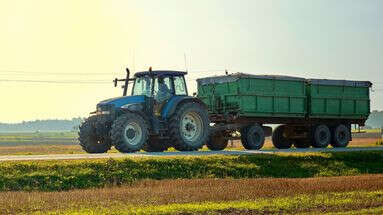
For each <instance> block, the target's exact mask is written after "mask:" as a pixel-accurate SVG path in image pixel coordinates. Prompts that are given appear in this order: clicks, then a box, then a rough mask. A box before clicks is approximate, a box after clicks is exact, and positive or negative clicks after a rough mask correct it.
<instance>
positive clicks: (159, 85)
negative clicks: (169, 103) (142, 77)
mask: <svg viewBox="0 0 383 215" xmlns="http://www.w3.org/2000/svg"><path fill="white" fill-rule="evenodd" d="M172 94H173V87H172V84H171V80H170V77H158V78H156V79H155V80H154V92H153V96H154V98H155V99H156V100H157V101H159V102H163V101H165V100H167V99H169V98H170V97H171V95H172Z"/></svg>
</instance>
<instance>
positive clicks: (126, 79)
mask: <svg viewBox="0 0 383 215" xmlns="http://www.w3.org/2000/svg"><path fill="white" fill-rule="evenodd" d="M119 81H125V85H124V86H122V87H123V88H124V92H123V93H122V95H123V96H126V94H127V93H128V85H129V81H134V79H130V71H129V68H126V78H125V79H118V78H115V79H114V80H113V83H114V87H117V82H119Z"/></svg>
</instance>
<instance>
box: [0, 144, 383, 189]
mask: <svg viewBox="0 0 383 215" xmlns="http://www.w3.org/2000/svg"><path fill="white" fill-rule="evenodd" d="M382 163H383V152H380V151H377V152H346V153H344V152H340V153H294V154H260V155H241V156H206V157H169V158H128V159H102V160H101V159H100V160H70V161H27V162H26V161H23V162H19V161H18V162H2V163H0V191H7V190H43V191H60V190H70V189H79V188H80V189H81V188H91V187H104V186H110V185H122V184H129V183H132V182H134V181H137V180H140V179H181V178H184V179H188V178H261V177H273V178H281V177H282V178H283V177H288V178H307V177H315V176H343V175H360V174H374V173H383V165H382Z"/></svg>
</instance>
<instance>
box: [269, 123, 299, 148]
mask: <svg viewBox="0 0 383 215" xmlns="http://www.w3.org/2000/svg"><path fill="white" fill-rule="evenodd" d="M286 128H287V126H286V125H280V126H278V127H277V128H276V129H275V130H274V132H273V136H272V140H273V145H274V147H275V148H277V149H289V148H291V146H292V145H293V143H294V142H293V141H292V140H291V139H288V137H286Z"/></svg>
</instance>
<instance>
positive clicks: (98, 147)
mask: <svg viewBox="0 0 383 215" xmlns="http://www.w3.org/2000/svg"><path fill="white" fill-rule="evenodd" d="M96 121H97V119H96V116H91V117H89V118H88V119H86V120H85V121H84V122H83V123H82V124H81V126H80V131H79V132H78V140H79V141H80V146H81V147H82V149H83V150H84V151H86V152H88V153H105V152H107V151H108V150H109V149H110V148H111V146H112V145H111V140H110V138H109V137H102V136H99V135H97V133H96V128H95V125H96Z"/></svg>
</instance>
